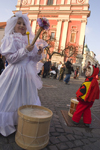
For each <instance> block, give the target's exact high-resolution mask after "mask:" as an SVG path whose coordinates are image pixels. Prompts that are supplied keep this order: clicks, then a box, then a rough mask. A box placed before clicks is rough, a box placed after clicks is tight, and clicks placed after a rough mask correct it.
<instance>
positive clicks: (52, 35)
mask: <svg viewBox="0 0 100 150" xmlns="http://www.w3.org/2000/svg"><path fill="white" fill-rule="evenodd" d="M54 37H55V32H51V40H53V39H54Z"/></svg>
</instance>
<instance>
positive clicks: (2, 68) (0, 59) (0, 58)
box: [0, 54, 4, 74]
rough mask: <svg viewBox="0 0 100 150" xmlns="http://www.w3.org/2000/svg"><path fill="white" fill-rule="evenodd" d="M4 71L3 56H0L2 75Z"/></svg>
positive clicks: (0, 71)
mask: <svg viewBox="0 0 100 150" xmlns="http://www.w3.org/2000/svg"><path fill="white" fill-rule="evenodd" d="M3 70H4V63H3V60H2V55H1V54H0V74H1V73H2V72H3Z"/></svg>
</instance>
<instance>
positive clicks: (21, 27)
mask: <svg viewBox="0 0 100 150" xmlns="http://www.w3.org/2000/svg"><path fill="white" fill-rule="evenodd" d="M26 30H27V29H26V25H25V23H24V20H23V18H18V20H17V23H16V25H15V28H14V31H15V32H16V33H21V34H22V35H25V34H26Z"/></svg>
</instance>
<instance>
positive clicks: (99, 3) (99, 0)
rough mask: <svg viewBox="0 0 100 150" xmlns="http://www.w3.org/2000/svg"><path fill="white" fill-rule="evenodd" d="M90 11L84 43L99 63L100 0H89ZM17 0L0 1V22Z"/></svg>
mask: <svg viewBox="0 0 100 150" xmlns="http://www.w3.org/2000/svg"><path fill="white" fill-rule="evenodd" d="M89 4H90V8H89V10H90V11H91V14H90V17H89V18H88V22H87V25H86V39H85V43H86V44H87V45H88V47H89V49H90V51H93V52H94V53H95V54H96V59H97V60H98V61H99V63H100V43H99V42H100V17H99V14H100V0H89ZM16 5H17V0H2V1H1V3H0V22H6V21H7V20H8V19H9V18H10V17H11V16H12V15H13V13H12V10H15V9H16V7H15V6H16Z"/></svg>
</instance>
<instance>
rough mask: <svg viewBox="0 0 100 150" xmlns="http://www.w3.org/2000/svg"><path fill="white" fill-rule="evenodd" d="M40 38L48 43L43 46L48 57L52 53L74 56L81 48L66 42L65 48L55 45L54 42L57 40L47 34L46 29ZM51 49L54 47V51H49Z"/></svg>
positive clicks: (50, 56)
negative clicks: (46, 45)
mask: <svg viewBox="0 0 100 150" xmlns="http://www.w3.org/2000/svg"><path fill="white" fill-rule="evenodd" d="M42 39H43V40H45V41H46V42H47V43H48V47H46V48H45V50H46V53H47V54H48V55H49V59H51V58H52V56H53V55H54V54H58V55H60V56H64V57H66V58H69V57H74V58H75V57H76V56H77V55H78V53H79V52H81V51H82V50H81V49H82V46H79V45H76V44H72V43H68V44H66V46H65V48H64V49H62V48H59V47H57V48H56V47H55V43H56V42H58V41H57V40H56V39H55V38H54V37H52V36H51V34H48V33H47V32H46V31H44V33H43V34H42ZM51 49H56V51H51Z"/></svg>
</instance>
